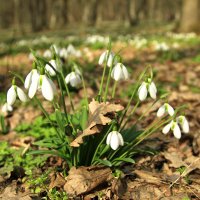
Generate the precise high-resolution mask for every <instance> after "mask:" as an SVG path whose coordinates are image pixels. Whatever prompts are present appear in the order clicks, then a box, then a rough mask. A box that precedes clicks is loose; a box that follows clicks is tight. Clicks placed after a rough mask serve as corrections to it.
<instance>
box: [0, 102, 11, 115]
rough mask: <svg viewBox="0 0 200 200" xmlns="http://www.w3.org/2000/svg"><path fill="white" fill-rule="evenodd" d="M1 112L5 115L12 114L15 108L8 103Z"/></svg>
mask: <svg viewBox="0 0 200 200" xmlns="http://www.w3.org/2000/svg"><path fill="white" fill-rule="evenodd" d="M1 111H2V112H3V113H7V112H12V111H13V107H12V106H11V105H9V104H8V103H4V105H3V106H2V108H1Z"/></svg>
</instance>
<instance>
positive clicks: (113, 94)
mask: <svg viewBox="0 0 200 200" xmlns="http://www.w3.org/2000/svg"><path fill="white" fill-rule="evenodd" d="M116 87H117V81H115V83H114V85H113V91H112V98H114V97H115V91H116Z"/></svg>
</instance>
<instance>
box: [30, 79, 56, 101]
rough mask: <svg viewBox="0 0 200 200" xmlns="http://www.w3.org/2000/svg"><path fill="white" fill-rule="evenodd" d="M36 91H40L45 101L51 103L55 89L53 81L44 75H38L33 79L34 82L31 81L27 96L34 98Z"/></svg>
mask: <svg viewBox="0 0 200 200" xmlns="http://www.w3.org/2000/svg"><path fill="white" fill-rule="evenodd" d="M37 90H41V91H42V95H43V97H44V98H45V99H46V100H48V101H52V100H53V99H54V95H55V93H56V87H55V85H54V83H53V81H52V80H51V79H49V78H48V77H47V76H46V75H39V76H37V77H36V78H35V79H34V81H32V83H31V86H30V88H29V92H28V96H29V97H30V98H31V99H32V98H33V97H34V96H35V94H36V92H37Z"/></svg>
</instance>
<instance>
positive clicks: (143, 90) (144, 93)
mask: <svg viewBox="0 0 200 200" xmlns="http://www.w3.org/2000/svg"><path fill="white" fill-rule="evenodd" d="M138 95H139V99H140V100H141V101H144V100H145V99H146V98H147V86H146V83H145V82H143V83H142V85H141V86H140V87H139V89H138Z"/></svg>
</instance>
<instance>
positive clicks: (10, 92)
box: [7, 86, 17, 106]
mask: <svg viewBox="0 0 200 200" xmlns="http://www.w3.org/2000/svg"><path fill="white" fill-rule="evenodd" d="M16 98H17V94H16V91H15V88H14V86H11V87H10V89H9V90H8V92H7V103H8V105H11V106H12V105H13V104H14V103H15V100H16Z"/></svg>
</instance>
